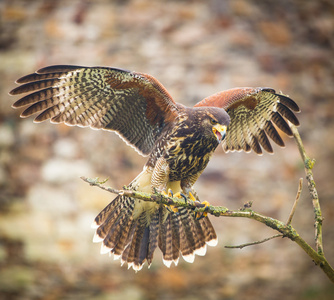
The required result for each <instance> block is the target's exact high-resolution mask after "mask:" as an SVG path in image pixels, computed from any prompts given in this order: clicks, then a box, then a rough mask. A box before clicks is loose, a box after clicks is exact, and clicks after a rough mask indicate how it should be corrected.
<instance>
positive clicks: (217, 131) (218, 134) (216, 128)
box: [212, 124, 226, 143]
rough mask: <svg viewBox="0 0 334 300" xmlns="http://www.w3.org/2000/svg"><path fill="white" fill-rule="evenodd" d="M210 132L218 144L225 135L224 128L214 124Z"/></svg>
mask: <svg viewBox="0 0 334 300" xmlns="http://www.w3.org/2000/svg"><path fill="white" fill-rule="evenodd" d="M212 131H213V133H214V134H215V136H216V138H217V141H218V143H220V142H221V141H222V140H223V139H224V138H225V135H226V126H223V125H220V124H216V125H215V126H213V127H212Z"/></svg>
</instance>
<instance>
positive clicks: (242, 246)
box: [224, 233, 283, 249]
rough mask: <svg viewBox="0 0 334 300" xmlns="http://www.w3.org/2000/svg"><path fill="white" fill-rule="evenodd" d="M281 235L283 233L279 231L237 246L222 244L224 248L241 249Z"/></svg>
mask: <svg viewBox="0 0 334 300" xmlns="http://www.w3.org/2000/svg"><path fill="white" fill-rule="evenodd" d="M281 236H283V234H281V233H279V234H275V235H273V236H271V237H268V238H265V239H263V240H260V241H255V242H251V243H245V244H241V245H237V246H224V247H225V248H229V249H235V248H237V249H242V248H244V247H248V246H253V245H258V244H262V243H265V242H267V241H270V240H272V239H274V238H277V237H281Z"/></svg>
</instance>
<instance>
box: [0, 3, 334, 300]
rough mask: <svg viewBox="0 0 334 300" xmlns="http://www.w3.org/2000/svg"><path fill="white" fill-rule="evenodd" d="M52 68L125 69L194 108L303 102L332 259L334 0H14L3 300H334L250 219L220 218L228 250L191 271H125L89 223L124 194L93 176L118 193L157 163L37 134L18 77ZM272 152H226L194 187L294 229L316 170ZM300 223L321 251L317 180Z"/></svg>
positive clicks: (0, 196)
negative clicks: (259, 90)
mask: <svg viewBox="0 0 334 300" xmlns="http://www.w3.org/2000/svg"><path fill="white" fill-rule="evenodd" d="M52 64H77V65H86V66H113V67H118V68H124V69H129V70H135V71H139V72H144V73H148V74H151V75H153V76H154V77H156V78H157V79H158V80H159V81H160V82H162V84H163V85H164V86H165V87H166V88H167V89H168V91H169V92H170V94H171V95H172V96H173V97H174V99H175V101H177V102H182V103H183V104H186V105H193V104H195V103H196V102H198V101H199V100H201V99H203V98H204V97H206V96H208V95H211V94H214V93H216V92H218V91H221V90H225V89H228V88H232V87H237V86H265V87H272V88H274V89H276V90H277V91H283V92H284V93H285V94H288V95H290V97H291V98H293V99H294V100H295V101H296V102H297V103H298V104H299V106H300V108H301V111H302V112H301V113H300V114H298V118H299V119H300V122H301V126H300V127H299V130H300V134H301V136H302V139H303V141H304V143H305V147H306V150H307V153H308V154H309V156H310V157H312V158H315V159H316V165H315V167H314V176H315V182H316V187H317V189H318V192H319V197H320V201H321V207H322V212H323V216H324V218H325V220H324V226H323V240H324V250H325V254H326V257H327V259H328V261H329V262H330V263H331V265H332V266H333V265H334V229H333V228H334V202H333V196H334V192H333V183H334V182H333V179H334V178H333V171H332V170H333V165H334V153H333V150H334V139H333V133H334V131H333V122H334V118H333V117H334V84H333V83H334V2H333V1H331V0H318V1H304V0H299V1H298V0H295V1H293V0H282V1H276V0H265V1H255V0H254V1H247V0H235V1H232V0H230V1H228V0H226V1H219V0H192V1H188V0H182V1H162V0H161V1H152V0H124V1H122V0H118V1H107V0H97V1H88V0H86V1H83V0H77V1H74V0H71V1H69V0H59V1H51V0H50V1H47V0H45V1H42V0H40V1H38V0H34V1H32V0H29V1H28V0H1V1H0V76H1V81H0V298H1V299H135V300H136V299H246V300H247V299H250V300H251V299H287V300H289V299H333V298H332V297H333V294H334V287H333V285H332V284H331V283H330V281H329V279H328V278H327V277H326V276H325V275H324V274H323V272H322V271H321V270H320V268H319V267H317V266H315V265H314V263H313V262H312V261H311V259H310V258H309V257H308V256H307V255H306V254H305V253H304V252H303V251H302V250H301V249H300V248H299V247H298V245H296V244H295V243H293V242H292V241H290V240H288V239H286V238H284V239H282V238H279V239H274V240H271V241H269V242H267V243H264V244H261V245H256V246H252V247H246V248H244V249H242V250H239V249H226V248H224V246H225V245H238V244H242V243H247V242H252V241H257V240H261V239H263V238H266V237H269V236H271V235H274V234H276V232H274V231H272V230H270V229H269V228H267V227H265V226H264V225H262V224H260V223H257V222H255V221H252V220H246V219H235V218H234V219H232V218H231V219H229V218H214V217H211V220H212V222H213V223H214V225H215V228H216V231H217V233H218V235H219V244H218V246H217V247H215V248H209V249H208V251H207V255H206V256H205V257H196V259H195V262H194V263H193V264H188V263H186V262H184V261H182V259H181V260H180V263H179V266H178V267H177V268H175V267H174V266H172V267H171V268H170V269H167V268H166V267H165V266H164V265H163V263H162V260H161V255H160V253H159V251H156V254H155V259H154V262H153V264H152V266H151V268H150V269H147V265H145V266H144V268H143V270H142V271H140V272H139V273H135V272H133V271H132V270H127V268H126V266H123V267H121V266H120V263H119V261H114V260H113V258H112V257H108V255H100V244H93V243H92V237H93V234H94V230H93V229H91V228H90V224H91V223H92V221H93V219H94V218H95V216H96V214H97V213H98V212H99V211H100V210H101V209H102V208H103V207H104V206H105V205H107V204H108V203H109V202H110V201H111V200H112V199H113V195H111V194H109V193H107V192H103V191H101V190H99V189H98V188H95V187H91V186H89V185H88V184H86V183H84V182H83V181H82V180H80V179H79V177H80V176H87V177H100V178H101V179H104V178H107V177H108V178H109V181H108V183H107V184H108V185H109V186H112V187H115V188H121V187H122V186H123V185H125V184H128V183H129V182H130V181H131V180H132V179H133V178H134V177H135V176H136V175H137V174H138V173H139V172H140V171H141V170H142V166H143V165H144V163H145V158H143V157H140V156H139V155H138V154H137V153H136V152H135V151H134V150H133V149H132V148H130V147H127V146H126V145H125V144H124V143H123V142H122V141H121V140H120V139H119V138H118V137H117V136H116V135H115V134H114V133H110V132H100V131H94V130H90V129H82V128H74V127H67V126H64V125H52V124H50V123H49V122H45V123H42V124H34V123H33V122H32V118H28V119H20V118H19V114H20V111H15V110H14V109H12V108H11V105H12V103H14V101H15V100H17V99H18V97H10V96H9V95H8V92H9V91H10V90H11V89H12V88H14V87H15V86H16V85H15V83H14V81H15V80H16V79H18V78H19V77H21V76H23V75H26V74H29V73H32V72H34V71H35V70H37V69H38V68H41V67H44V66H47V65H52ZM284 140H285V143H286V147H285V148H284V149H281V148H278V147H275V148H274V150H275V154H274V155H269V154H264V155H263V156H256V155H255V154H254V153H249V154H245V153H228V154H225V153H224V152H223V150H222V149H221V148H219V149H217V151H216V153H215V155H214V157H213V158H212V160H211V162H210V164H209V166H208V167H207V169H206V171H205V172H204V174H203V175H202V176H201V178H200V179H199V180H198V182H197V183H196V185H195V188H196V190H197V192H198V195H199V197H200V198H201V200H202V201H204V200H208V201H209V202H210V203H212V204H214V205H224V206H227V207H228V208H229V209H238V208H240V207H242V206H243V204H244V203H246V202H247V201H253V209H254V210H255V211H257V212H260V213H262V214H265V215H268V216H271V217H273V218H278V219H280V220H282V221H286V220H287V218H288V216H289V212H290V209H291V207H292V204H293V202H294V199H295V195H296V192H297V187H298V181H299V178H300V177H305V176H304V169H303V164H302V161H301V159H300V157H299V153H298V150H297V147H296V145H295V143H294V141H293V139H290V138H288V137H286V136H285V137H284ZM292 225H293V226H294V227H295V228H296V229H297V231H298V232H299V233H300V235H301V236H302V237H303V238H304V239H305V240H306V241H307V242H308V243H310V245H312V246H314V215H313V207H312V203H311V199H310V196H309V194H308V190H307V185H306V180H304V186H303V191H302V195H301V200H300V203H299V205H298V208H297V211H296V214H295V216H294V219H293V222H292Z"/></svg>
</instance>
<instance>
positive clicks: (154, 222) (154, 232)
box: [147, 210, 159, 266]
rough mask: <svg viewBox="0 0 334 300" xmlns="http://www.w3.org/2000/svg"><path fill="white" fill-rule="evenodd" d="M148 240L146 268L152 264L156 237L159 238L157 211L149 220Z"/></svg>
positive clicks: (156, 241) (156, 243)
mask: <svg viewBox="0 0 334 300" xmlns="http://www.w3.org/2000/svg"><path fill="white" fill-rule="evenodd" d="M149 232H150V239H149V242H148V243H149V244H148V249H147V263H148V266H150V265H151V264H152V260H153V254H154V251H155V249H156V248H157V246H158V236H159V210H157V211H156V213H155V214H154V216H153V217H152V219H151V223H150V225H149Z"/></svg>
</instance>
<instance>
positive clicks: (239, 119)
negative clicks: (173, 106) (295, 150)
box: [195, 88, 299, 154]
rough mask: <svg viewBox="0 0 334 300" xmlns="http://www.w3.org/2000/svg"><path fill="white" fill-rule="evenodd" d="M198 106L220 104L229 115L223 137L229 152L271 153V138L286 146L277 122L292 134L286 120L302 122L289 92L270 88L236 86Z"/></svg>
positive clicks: (288, 133)
mask: <svg viewBox="0 0 334 300" xmlns="http://www.w3.org/2000/svg"><path fill="white" fill-rule="evenodd" d="M195 106H216V107H221V108H224V109H225V110H226V112H227V113H228V114H229V115H230V117H231V123H230V125H229V126H228V129H227V132H226V137H225V139H224V141H223V148H224V150H225V151H226V152H227V151H234V150H236V151H241V150H244V151H246V152H249V151H251V150H252V149H253V150H254V152H255V153H257V154H262V148H263V149H264V150H266V151H267V152H269V153H272V152H273V148H272V146H271V144H270V141H269V138H270V139H272V140H273V141H274V142H275V143H276V144H278V145H279V146H281V147H284V142H283V140H282V138H281V136H280V134H279V133H278V131H277V130H276V128H275V126H276V127H277V128H279V129H280V130H281V131H283V132H284V133H286V134H287V135H288V136H292V131H291V128H290V125H289V123H288V122H287V121H289V122H291V123H292V124H294V125H296V126H298V125H299V121H298V119H297V118H296V116H295V115H294V112H299V107H298V105H297V104H296V103H295V102H294V101H293V100H292V99H290V98H288V97H287V96H284V95H281V94H276V92H275V91H274V90H273V89H269V88H235V89H231V90H227V91H223V92H220V93H217V94H214V95H212V96H210V97H207V98H205V99H203V100H202V101H200V102H198V103H197V104H196V105H195ZM273 124H274V125H275V126H274V125H273ZM268 137H269V138H268Z"/></svg>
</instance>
